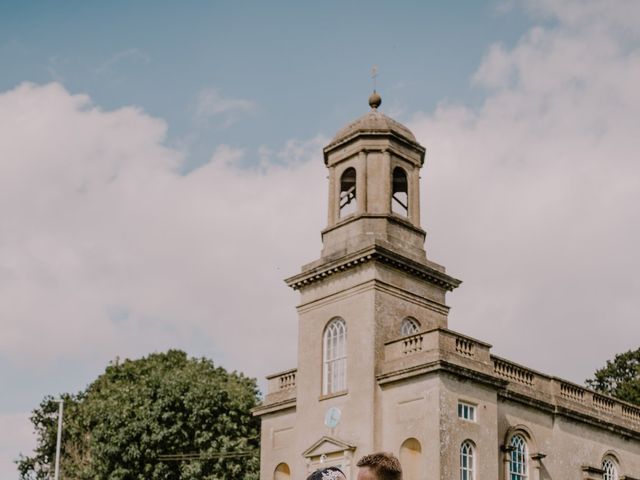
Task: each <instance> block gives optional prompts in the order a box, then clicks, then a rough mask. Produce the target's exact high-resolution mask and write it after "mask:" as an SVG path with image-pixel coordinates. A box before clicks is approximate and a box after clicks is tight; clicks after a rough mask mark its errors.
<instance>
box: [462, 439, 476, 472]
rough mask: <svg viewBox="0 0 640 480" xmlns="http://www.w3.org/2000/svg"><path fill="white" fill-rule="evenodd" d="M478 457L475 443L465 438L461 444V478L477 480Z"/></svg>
mask: <svg viewBox="0 0 640 480" xmlns="http://www.w3.org/2000/svg"><path fill="white" fill-rule="evenodd" d="M475 478H476V458H475V454H474V450H473V444H472V443H471V442H470V441H469V440H465V441H464V442H462V445H460V480H475Z"/></svg>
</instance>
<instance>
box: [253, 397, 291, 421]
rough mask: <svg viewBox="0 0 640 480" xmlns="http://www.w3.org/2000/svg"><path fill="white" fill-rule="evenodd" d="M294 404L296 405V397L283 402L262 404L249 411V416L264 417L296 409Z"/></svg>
mask: <svg viewBox="0 0 640 480" xmlns="http://www.w3.org/2000/svg"><path fill="white" fill-rule="evenodd" d="M296 403H297V402H296V397H293V398H289V399H287V400H283V401H282V402H277V403H268V404H262V405H258V406H257V407H255V408H253V409H252V410H251V414H252V415H253V416H254V417H260V416H262V415H266V414H267V413H273V412H278V411H280V410H287V409H289V408H296Z"/></svg>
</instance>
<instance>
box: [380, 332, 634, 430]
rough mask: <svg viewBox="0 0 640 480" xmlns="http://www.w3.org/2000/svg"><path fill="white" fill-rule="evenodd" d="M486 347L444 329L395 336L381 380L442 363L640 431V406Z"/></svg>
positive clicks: (533, 396) (523, 392) (387, 347)
mask: <svg viewBox="0 0 640 480" xmlns="http://www.w3.org/2000/svg"><path fill="white" fill-rule="evenodd" d="M490 347H491V346H490V345H488V344H486V343H483V342H480V341H478V340H475V339H473V338H470V337H467V336H465V335H460V334H458V333H456V332H453V331H451V330H448V329H444V328H437V329H434V330H429V331H426V332H421V333H417V334H415V335H411V336H408V337H403V338H399V339H396V340H393V341H391V342H387V343H386V344H385V350H384V361H383V362H382V365H381V367H380V368H379V372H380V379H385V380H383V381H387V380H386V379H390V378H392V377H393V376H394V372H400V374H403V375H404V373H402V372H407V371H416V372H419V371H420V366H421V365H427V364H433V363H434V362H438V361H446V362H448V363H453V364H459V365H460V366H463V367H465V368H467V369H471V370H476V371H478V373H481V374H489V375H492V376H494V377H496V378H497V379H500V380H503V381H505V380H506V382H507V383H506V384H505V387H504V388H505V389H506V390H507V391H509V390H514V391H517V392H518V394H520V395H526V396H530V397H531V398H534V399H536V400H539V401H543V402H545V403H548V404H550V405H555V406H562V408H564V409H568V410H570V411H571V410H574V411H576V412H579V413H580V414H582V415H584V414H588V415H593V416H594V417H597V418H599V419H601V420H604V421H609V422H611V423H614V424H618V425H621V426H625V427H627V428H631V429H633V430H638V431H640V407H637V406H634V405H631V404H628V403H625V402H622V401H620V400H617V399H615V398H613V397H609V396H607V395H602V394H599V393H597V392H594V391H593V390H590V389H588V388H585V387H582V386H580V385H577V384H574V383H571V382H568V381H566V380H563V379H560V378H556V377H552V376H550V375H545V374H543V373H540V372H536V371H535V370H531V369H529V368H526V367H523V366H522V365H518V364H516V363H513V362H511V361H509V360H506V359H504V358H500V357H497V356H495V355H490V351H489V349H490Z"/></svg>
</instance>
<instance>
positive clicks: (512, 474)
mask: <svg viewBox="0 0 640 480" xmlns="http://www.w3.org/2000/svg"><path fill="white" fill-rule="evenodd" d="M510 447H511V457H510V459H509V479H510V480H524V479H526V478H529V477H528V475H529V469H528V465H527V458H528V449H527V442H526V440H525V439H524V437H523V436H522V435H520V434H516V435H514V436H513V437H511V442H510Z"/></svg>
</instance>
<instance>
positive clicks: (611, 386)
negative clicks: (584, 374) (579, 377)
mask: <svg viewBox="0 0 640 480" xmlns="http://www.w3.org/2000/svg"><path fill="white" fill-rule="evenodd" d="M586 384H587V386H588V387H590V388H593V389H594V390H596V391H597V392H602V393H606V394H609V395H613V396H614V397H617V398H619V399H620V400H624V401H626V402H630V403H635V404H636V405H640V348H638V349H637V350H629V351H628V352H625V353H620V354H618V355H616V356H615V357H614V359H613V360H607V364H606V365H605V366H604V367H603V368H601V369H599V370H597V371H596V372H595V373H594V375H593V378H591V379H588V380H587V381H586Z"/></svg>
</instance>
